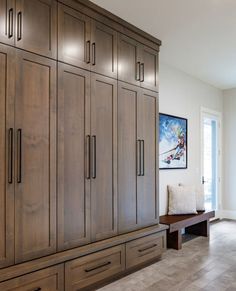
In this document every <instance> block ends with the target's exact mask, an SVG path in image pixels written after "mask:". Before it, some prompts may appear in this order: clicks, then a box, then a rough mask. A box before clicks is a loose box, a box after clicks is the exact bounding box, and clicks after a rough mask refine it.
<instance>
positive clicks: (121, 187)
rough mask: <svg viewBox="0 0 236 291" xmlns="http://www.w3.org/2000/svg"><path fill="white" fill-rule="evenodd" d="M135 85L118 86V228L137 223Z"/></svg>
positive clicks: (132, 227)
mask: <svg viewBox="0 0 236 291" xmlns="http://www.w3.org/2000/svg"><path fill="white" fill-rule="evenodd" d="M139 92H140V89H139V88H138V87H135V86H132V85H128V84H125V83H122V82H119V87H118V96H119V97H118V203H119V204H118V205H119V206H118V209H119V214H118V217H119V232H120V233H121V232H125V231H130V230H133V229H135V228H137V227H138V225H137V223H138V220H137V219H138V218H137V214H138V213H137V185H136V184H137V182H136V181H137V164H136V155H137V153H136V147H137V99H138V95H139Z"/></svg>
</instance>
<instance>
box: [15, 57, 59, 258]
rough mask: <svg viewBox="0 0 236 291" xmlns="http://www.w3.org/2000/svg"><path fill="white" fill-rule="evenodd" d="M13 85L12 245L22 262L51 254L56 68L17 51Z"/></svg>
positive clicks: (53, 226) (54, 199)
mask: <svg viewBox="0 0 236 291" xmlns="http://www.w3.org/2000/svg"><path fill="white" fill-rule="evenodd" d="M16 80H17V81H16V92H17V96H16V105H15V114H16V116H15V119H16V129H17V131H18V130H19V129H21V131H22V138H21V139H22V141H21V164H20V153H19V150H20V147H19V145H18V150H17V154H16V170H17V179H18V183H16V187H15V199H16V202H15V212H16V213H15V236H16V244H15V246H16V262H21V261H25V260H29V259H33V258H36V257H40V256H45V255H48V254H51V253H53V252H55V249H56V63H55V62H54V61H51V60H49V59H45V58H42V57H38V56H36V55H33V54H29V53H24V52H18V54H17V70H16ZM18 142H19V140H18ZM20 165H21V167H19V166H20ZM19 168H21V179H20V180H21V181H20V182H19V175H20V169H19Z"/></svg>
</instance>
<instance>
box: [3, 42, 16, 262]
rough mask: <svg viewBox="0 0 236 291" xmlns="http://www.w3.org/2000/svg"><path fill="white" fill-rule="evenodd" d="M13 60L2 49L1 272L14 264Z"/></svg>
mask: <svg viewBox="0 0 236 291" xmlns="http://www.w3.org/2000/svg"><path fill="white" fill-rule="evenodd" d="M14 56H15V54H14V50H13V49H11V48H9V47H7V46H4V45H0V238H1V239H0V268H2V267H6V266H8V265H11V264H13V263H14V169H13V142H14V137H13V130H14V93H15V92H14V91H15V90H14V88H15V86H14V84H15V70H14V61H15V60H14ZM10 129H11V131H10Z"/></svg>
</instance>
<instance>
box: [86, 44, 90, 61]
mask: <svg viewBox="0 0 236 291" xmlns="http://www.w3.org/2000/svg"><path fill="white" fill-rule="evenodd" d="M86 63H87V64H89V63H90V40H88V41H87V42H86Z"/></svg>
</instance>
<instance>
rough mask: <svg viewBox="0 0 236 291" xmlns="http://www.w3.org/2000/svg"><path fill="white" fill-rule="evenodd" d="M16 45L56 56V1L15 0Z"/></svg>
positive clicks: (44, 54) (45, 54) (34, 51)
mask: <svg viewBox="0 0 236 291" xmlns="http://www.w3.org/2000/svg"><path fill="white" fill-rule="evenodd" d="M16 27H17V29H16V30H17V31H16V46H17V47H19V48H22V49H25V50H28V51H31V52H33V53H36V54H40V55H43V56H47V57H50V58H56V57H57V1H56V0H16Z"/></svg>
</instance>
